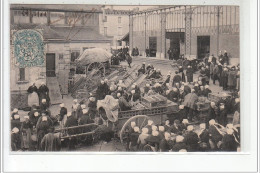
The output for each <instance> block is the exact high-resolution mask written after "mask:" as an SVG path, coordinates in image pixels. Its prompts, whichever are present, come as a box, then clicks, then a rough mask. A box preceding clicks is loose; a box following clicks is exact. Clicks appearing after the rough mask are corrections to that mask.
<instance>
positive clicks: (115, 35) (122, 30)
mask: <svg viewBox="0 0 260 173" xmlns="http://www.w3.org/2000/svg"><path fill="white" fill-rule="evenodd" d="M130 12H131V11H129V10H128V11H127V10H114V9H113V6H110V8H103V9H102V14H101V15H100V20H99V21H100V34H102V35H103V36H106V37H110V38H111V39H112V40H113V41H112V45H113V47H117V46H126V45H127V44H128V43H126V42H122V41H121V39H122V38H123V37H124V36H125V35H126V34H128V32H129V14H130Z"/></svg>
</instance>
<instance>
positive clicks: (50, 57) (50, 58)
mask: <svg viewBox="0 0 260 173" xmlns="http://www.w3.org/2000/svg"><path fill="white" fill-rule="evenodd" d="M46 76H47V77H55V76H56V74H55V53H47V54H46Z"/></svg>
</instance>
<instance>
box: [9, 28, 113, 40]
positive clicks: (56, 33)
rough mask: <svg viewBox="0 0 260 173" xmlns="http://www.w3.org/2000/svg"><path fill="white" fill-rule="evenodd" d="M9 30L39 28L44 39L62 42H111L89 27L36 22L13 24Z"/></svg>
mask: <svg viewBox="0 0 260 173" xmlns="http://www.w3.org/2000/svg"><path fill="white" fill-rule="evenodd" d="M10 29H11V30H22V29H40V30H42V33H43V39H44V40H45V41H54V40H56V41H62V42H64V41H65V42H67V41H68V42H70V41H72V42H82V41H88V42H107V43H108V42H111V38H108V37H105V36H103V35H101V34H99V33H98V32H97V31H96V30H95V29H93V28H91V27H54V26H47V25H36V24H13V25H11V27H10Z"/></svg>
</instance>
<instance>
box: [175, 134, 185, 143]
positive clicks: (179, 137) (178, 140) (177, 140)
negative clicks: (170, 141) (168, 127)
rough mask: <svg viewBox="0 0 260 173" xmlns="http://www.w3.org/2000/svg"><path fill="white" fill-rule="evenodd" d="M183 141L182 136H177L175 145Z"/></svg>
mask: <svg viewBox="0 0 260 173" xmlns="http://www.w3.org/2000/svg"><path fill="white" fill-rule="evenodd" d="M183 140H184V137H183V136H180V135H178V136H177V137H176V143H179V142H183Z"/></svg>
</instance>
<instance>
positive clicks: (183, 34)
mask: <svg viewBox="0 0 260 173" xmlns="http://www.w3.org/2000/svg"><path fill="white" fill-rule="evenodd" d="M129 40H130V50H132V48H133V47H138V49H139V51H141V52H142V53H141V54H143V55H144V54H145V49H146V48H149V49H151V50H152V51H151V52H152V53H151V56H153V57H157V58H166V59H168V58H169V57H168V55H167V51H168V50H169V49H172V50H174V51H175V52H176V54H177V55H180V54H184V55H195V56H196V57H197V58H203V57H204V56H205V55H206V54H208V53H209V54H214V55H215V56H216V55H218V53H219V51H225V50H226V51H227V52H228V53H229V55H230V56H231V57H233V58H239V56H240V55H239V50H240V49H239V7H238V6H167V7H163V6H160V8H158V9H153V10H146V11H141V12H137V13H132V14H131V15H130V31H129Z"/></svg>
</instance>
